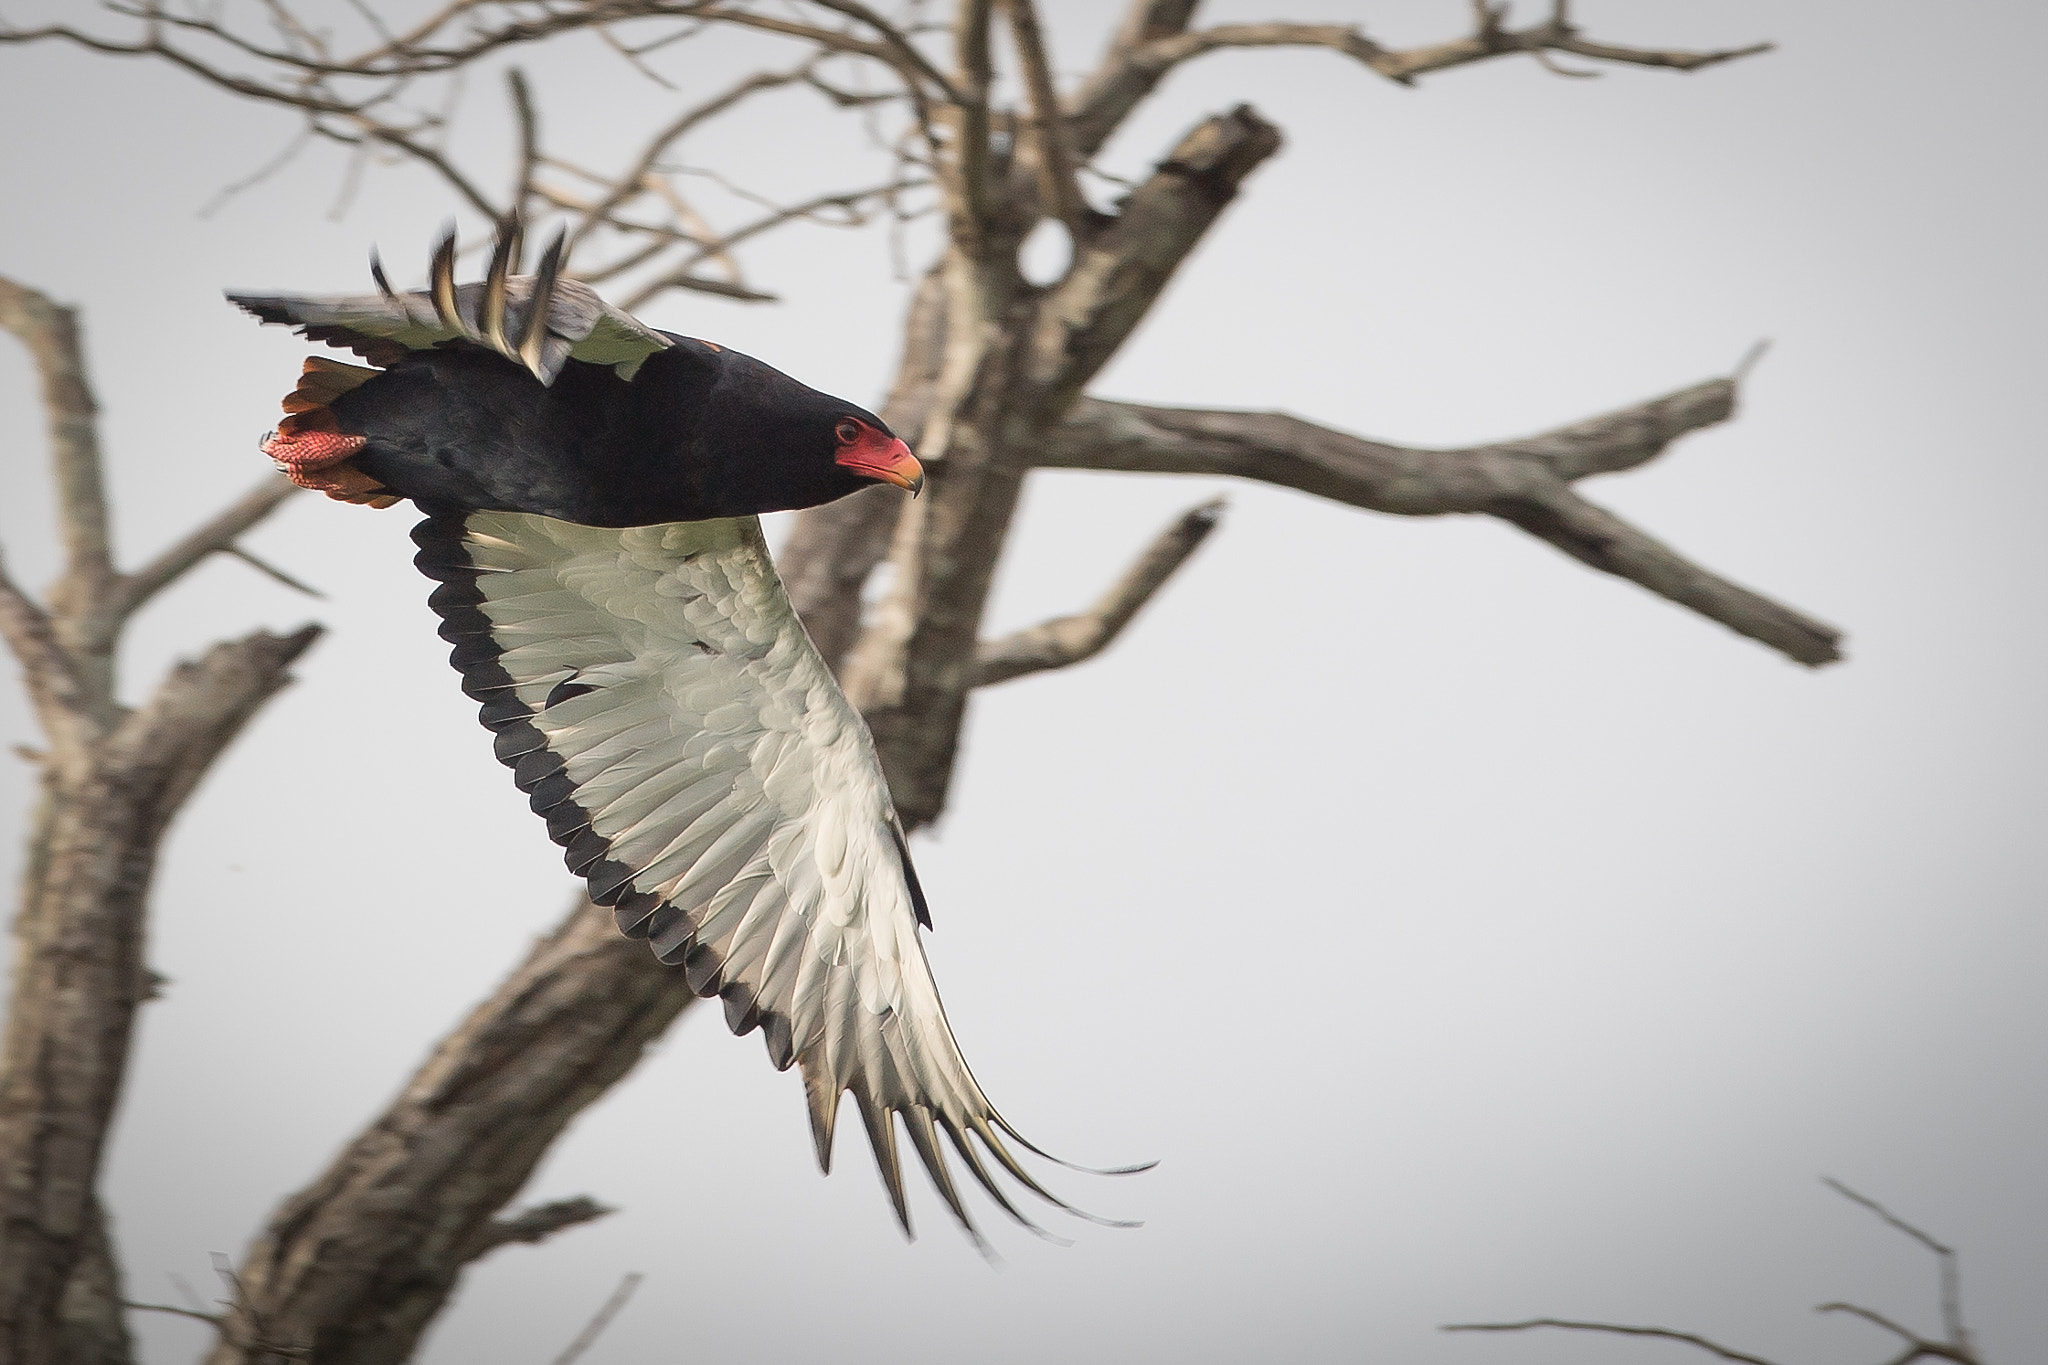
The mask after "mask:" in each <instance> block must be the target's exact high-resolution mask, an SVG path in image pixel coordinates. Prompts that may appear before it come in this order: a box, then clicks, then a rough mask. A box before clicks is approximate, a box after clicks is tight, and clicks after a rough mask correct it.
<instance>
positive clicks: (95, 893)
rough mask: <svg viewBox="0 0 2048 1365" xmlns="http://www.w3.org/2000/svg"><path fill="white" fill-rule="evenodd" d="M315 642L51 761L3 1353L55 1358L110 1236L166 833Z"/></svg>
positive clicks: (229, 655)
mask: <svg viewBox="0 0 2048 1365" xmlns="http://www.w3.org/2000/svg"><path fill="white" fill-rule="evenodd" d="M318 634H319V631H318V628H317V627H311V626H309V627H307V628H306V629H304V630H301V631H298V632H297V633H295V634H292V635H285V636H278V635H271V634H268V633H263V632H259V633H257V634H255V635H251V636H248V637H246V638H245V639H241V640H236V641H233V642H230V643H224V644H219V645H215V646H214V647H213V648H212V649H211V650H209V651H208V652H207V653H206V655H205V656H204V657H203V658H201V659H200V660H198V661H197V662H193V663H184V664H180V665H179V666H178V667H177V668H175V669H173V670H172V671H171V673H170V675H169V676H168V677H167V678H166V679H165V680H164V682H163V684H162V685H161V686H160V687H159V688H158V689H157V692H156V695H155V696H154V697H153V698H152V699H151V700H150V702H149V703H148V704H147V705H146V706H144V707H142V708H141V709H140V710H137V711H135V712H133V713H131V714H129V715H127V716H126V717H125V718H124V719H123V720H121V721H120V723H119V724H118V725H116V726H115V728H114V729H113V730H112V732H111V733H109V734H107V735H106V736H105V737H104V738H103V739H101V740H99V741H98V742H96V743H94V744H92V745H91V746H90V747H89V748H88V749H87V750H86V752H84V753H83V754H80V755H75V756H72V757H71V758H70V760H69V761H66V762H59V761H58V758H59V756H58V755H56V754H54V753H53V754H52V755H51V756H50V758H49V760H48V761H47V762H46V765H45V776H44V783H43V793H42V802H41V805H40V807H39V809H38V811H37V814H36V819H35V824H34V827H33V829H32V831H31V834H30V839H29V847H28V859H27V869H26V872H25V875H24V877H23V885H22V897H21V910H20V913H19V914H18V915H17V917H16V919H15V926H14V932H15V939H16V955H15V969H14V984H13V992H12V995H11V997H10V999H9V1001H8V1018H7V1039H6V1045H5V1049H4V1052H0V1360H7V1361H18V1362H21V1365H40V1363H41V1362H43V1361H46V1360H53V1359H56V1358H58V1357H57V1354H56V1352H57V1349H58V1343H59V1341H60V1339H61V1338H62V1337H63V1336H64V1335H65V1334H64V1331H63V1328H62V1322H63V1319H64V1316H65V1311H64V1304H65V1292H66V1286H67V1284H68V1283H69V1282H70V1281H71V1277H72V1272H73V1271H74V1269H75V1268H77V1267H78V1266H79V1265H80V1263H81V1261H82V1260H84V1259H85V1258H87V1255H88V1250H89V1248H90V1247H91V1246H92V1245H93V1243H94V1239H96V1238H97V1239H100V1240H101V1244H102V1245H104V1238H105V1233H104V1230H103V1226H102V1222H101V1218H100V1212H99V1207H98V1204H97V1202H96V1200H95V1196H94V1187H95V1183H96V1181H97V1177H98V1173H99V1162H100V1155H101V1150H102V1148H103V1145H104V1142H105V1137H106V1130H107V1125H108V1122H109V1121H110V1119H111V1117H112V1114H113V1110H114V1103H115V1100H116V1099H117V1097H118V1096H119V1093H120V1084H121V1079H122V1075H123V1072H124V1071H125V1069H126V1066H127V1060H128V1046H129V1040H130V1038H131V1035H132V1034H133V1031H134V1021H135V1008H136V1006H137V1005H138V1004H139V1003H140V1002H141V1001H142V1000H144V999H146V998H147V997H148V994H149V990H148V981H147V977H146V972H145V968H144V965H143V960H142V952H143V925H144V914H143V912H144V907H145V905H146V903H147V898H148V893H149V883H150V878H151V875H152V873H153V872H154V870H155V867H156V854H157V848H158V846H159V844H160V843H161V841H162V838H163V833H164V830H165V828H166V826H168V825H169V823H170V821H171V818H172V817H173V815H174V814H175V813H176V812H177V810H178V808H179V807H180V806H181V805H182V804H183V803H184V801H185V799H186V797H188V796H189V795H190V794H191V791H192V789H193V787H194V786H195V785H197V783H198V782H199V779H200V778H201V777H202V776H203V775H204V774H205V772H206V770H207V769H208V768H209V767H210V766H211V765H212V763H213V761H214V759H216V758H218V757H219V756H220V754H221V752H222V750H224V749H226V748H227V746H228V744H229V743H230V742H231V741H232V740H233V739H234V737H235V735H236V734H237V733H238V732H239V731H240V730H241V728H242V726H243V725H244V724H246V723H247V721H248V720H249V718H250V717H251V716H252V715H254V714H255V713H256V710H257V708H258V707H260V706H261V705H262V704H263V703H264V702H265V701H266V700H268V699H269V698H270V697H271V696H272V695H273V694H274V693H276V692H277V691H278V689H280V688H281V687H283V686H284V685H285V684H286V683H287V682H288V681H290V677H291V675H290V672H289V669H290V666H291V663H292V661H293V660H295V659H296V658H298V656H299V655H300V654H301V653H303V652H304V651H305V650H306V648H307V647H308V646H309V645H311V644H312V643H313V640H314V639H315V638H316V637H317V636H318ZM92 1292H93V1291H92V1289H91V1287H90V1286H81V1287H80V1290H79V1293H80V1294H82V1295H85V1296H86V1298H87V1299H88V1300H89V1299H90V1297H91V1295H92Z"/></svg>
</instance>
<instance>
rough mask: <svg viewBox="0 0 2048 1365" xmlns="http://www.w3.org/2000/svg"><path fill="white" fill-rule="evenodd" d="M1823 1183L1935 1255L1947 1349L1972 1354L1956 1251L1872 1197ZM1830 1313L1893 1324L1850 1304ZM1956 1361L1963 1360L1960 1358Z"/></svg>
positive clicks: (1829, 1180) (1832, 1307)
mask: <svg viewBox="0 0 2048 1365" xmlns="http://www.w3.org/2000/svg"><path fill="white" fill-rule="evenodd" d="M1821 1183H1822V1184H1823V1185H1826V1186H1827V1187H1828V1188H1829V1189H1831V1190H1833V1191H1834V1192H1835V1193H1836V1194H1839V1195H1841V1196H1842V1198H1844V1199H1846V1200H1848V1201H1849V1202H1850V1203H1852V1204H1858V1205H1861V1206H1862V1207H1863V1208H1866V1209H1868V1210H1870V1212H1872V1213H1874V1214H1876V1215H1877V1216H1878V1217H1879V1218H1881V1219H1883V1220H1884V1222H1885V1224H1886V1225H1887V1226H1888V1227H1891V1228H1893V1229H1895V1230H1896V1231H1899V1232H1903V1233H1904V1234H1906V1236H1908V1237H1911V1238H1912V1239H1913V1240H1914V1241H1916V1242H1918V1243H1919V1244H1920V1245H1921V1246H1924V1247H1926V1248H1927V1249H1928V1250H1929V1251H1931V1252H1933V1253H1934V1254H1935V1257H1936V1259H1937V1263H1938V1265H1939V1266H1940V1275H1941V1324H1942V1330H1943V1331H1945V1332H1946V1333H1947V1334H1948V1348H1949V1349H1951V1350H1955V1351H1962V1352H1964V1353H1965V1355H1967V1354H1968V1353H1970V1352H1971V1351H1972V1350H1973V1349H1974V1348H1973V1347H1972V1346H1971V1344H1970V1333H1969V1330H1968V1329H1967V1328H1966V1327H1964V1325H1963V1278H1962V1267H1961V1266H1960V1265H1959V1264H1958V1262H1957V1257H1956V1251H1955V1248H1954V1247H1951V1246H1947V1245H1945V1244H1943V1243H1941V1242H1939V1241H1936V1240H1935V1239H1934V1238H1932V1237H1930V1236H1928V1235H1927V1234H1926V1233H1924V1232H1922V1231H1921V1230H1920V1229H1919V1228H1916V1227H1914V1226H1913V1225H1912V1224H1911V1223H1908V1222H1907V1221H1906V1220H1905V1219H1903V1218H1901V1217H1899V1216H1898V1215H1897V1214H1896V1213H1893V1212H1892V1211H1891V1210H1890V1209H1888V1208H1886V1207H1885V1206H1884V1205H1882V1204H1880V1203H1878V1202H1877V1201H1876V1200H1875V1199H1872V1198H1871V1197H1870V1196H1869V1195H1867V1194H1859V1193H1858V1192H1857V1191H1855V1190H1852V1189H1850V1188H1849V1187H1848V1186H1847V1185H1844V1184H1843V1183H1842V1182H1841V1181H1839V1180H1836V1179H1834V1178H1833V1177H1832V1176H1822V1177H1821ZM1831 1310H1834V1311H1841V1312H1848V1313H1856V1314H1858V1315H1860V1316H1863V1317H1867V1318H1870V1319H1871V1321H1873V1322H1879V1323H1880V1325H1881V1326H1885V1327H1892V1324H1891V1323H1888V1322H1882V1321H1881V1320H1880V1319H1878V1318H1877V1317H1876V1316H1875V1315H1874V1314H1872V1313H1870V1311H1869V1310H1868V1309H1863V1308H1856V1307H1853V1306H1851V1305H1849V1304H1823V1305H1822V1306H1821V1309H1820V1311H1821V1312H1828V1311H1831ZM1892 1330H1893V1331H1896V1332H1899V1333H1900V1334H1901V1335H1902V1336H1906V1337H1908V1338H1909V1339H1910V1340H1913V1341H1919V1340H1920V1338H1919V1337H1917V1336H1914V1335H1913V1334H1912V1333H1909V1332H1906V1331H1904V1329H1902V1328H1898V1327H1892ZM1956 1358H1957V1359H1963V1358H1964V1357H1962V1356H1958V1357H1956Z"/></svg>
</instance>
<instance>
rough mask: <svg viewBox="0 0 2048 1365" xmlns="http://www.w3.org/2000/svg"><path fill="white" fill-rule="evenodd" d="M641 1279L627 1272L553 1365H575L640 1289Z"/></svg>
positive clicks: (633, 1272) (639, 1276)
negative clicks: (635, 1291)
mask: <svg viewBox="0 0 2048 1365" xmlns="http://www.w3.org/2000/svg"><path fill="white" fill-rule="evenodd" d="M643 1278H645V1277H644V1276H642V1275H641V1274H640V1273H639V1272H638V1271H632V1272H629V1273H628V1274H626V1275H625V1276H624V1277H622V1278H621V1279H620V1280H619V1287H618V1288H617V1289H614V1290H613V1291H612V1296H611V1297H610V1298H608V1299H606V1300H605V1301H604V1306H603V1307H601V1308H599V1309H598V1310H597V1313H596V1314H595V1316H593V1317H592V1318H591V1319H590V1321H589V1322H587V1323H585V1324H584V1327H583V1330H582V1331H580V1332H578V1333H577V1334H576V1339H575V1340H574V1341H572V1342H570V1343H569V1345H568V1347H567V1349H565V1350H564V1351H563V1352H562V1353H561V1354H560V1355H558V1356H556V1357H555V1362H554V1365H575V1362H576V1360H577V1359H578V1358H580V1357H581V1356H582V1355H583V1353H584V1352H585V1351H588V1350H589V1349H590V1348H591V1347H592V1346H595V1345H596V1344H597V1339H598V1338H599V1337H601V1336H603V1335H604V1329H605V1328H607V1327H609V1326H611V1325H612V1319H613V1318H615V1317H617V1316H618V1315H619V1313H620V1310H622V1309H624V1308H625V1306H626V1301H627V1300H628V1299H630V1298H632V1297H633V1291H634V1290H636V1289H638V1288H639V1287H640V1281H641V1280H642V1279H643Z"/></svg>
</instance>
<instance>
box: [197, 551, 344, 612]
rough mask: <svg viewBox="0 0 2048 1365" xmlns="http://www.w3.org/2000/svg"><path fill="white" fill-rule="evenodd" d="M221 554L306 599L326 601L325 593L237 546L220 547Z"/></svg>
mask: <svg viewBox="0 0 2048 1365" xmlns="http://www.w3.org/2000/svg"><path fill="white" fill-rule="evenodd" d="M221 553H222V554H225V555H233V556H234V557H235V558H236V559H239V560H241V561H242V562H243V563H244V564H247V565H248V566H249V567H250V568H252V569H255V570H257V571H258V572H260V573H265V574H268V575H269V576H270V577H272V578H274V579H276V580H277V581H278V582H280V583H282V584H284V585H285V586H286V587H287V588H291V589H293V590H294V591H297V592H302V593H304V594H306V596H308V597H317V598H319V599H320V600H321V601H323V602H324V601H326V600H327V594H326V593H324V592H322V591H320V590H319V589H318V588H315V587H312V586H310V585H308V584H305V583H301V582H300V581H299V580H298V579H296V578H293V577H292V576H291V575H290V574H288V573H286V572H285V571H284V570H283V569H280V568H278V567H277V566H276V565H275V564H271V563H268V562H266V561H264V560H261V559H258V558H257V557H256V556H255V555H252V554H250V553H249V552H248V551H247V550H245V549H243V548H242V547H241V546H239V545H232V544H231V545H223V546H221Z"/></svg>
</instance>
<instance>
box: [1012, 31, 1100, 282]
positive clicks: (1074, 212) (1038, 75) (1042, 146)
mask: <svg viewBox="0 0 2048 1365" xmlns="http://www.w3.org/2000/svg"><path fill="white" fill-rule="evenodd" d="M1004 13H1005V14H1006V15H1007V16H1008V18H1009V21H1010V37H1011V38H1012V39H1013V40H1014V41H1015V43H1016V46H1017V60H1018V63H1019V65H1021V66H1022V67H1023V69H1024V88H1025V90H1026V92H1028V94H1029V95H1030V98H1031V135H1032V143H1033V146H1034V149H1035V152H1036V156H1037V161H1038V185H1039V194H1040V195H1041V196H1042V198H1043V199H1044V202H1045V206H1046V209H1047V210H1048V211H1049V212H1050V213H1051V214H1052V216H1053V217H1055V218H1057V219H1059V220H1060V221H1061V222H1062V223H1065V224H1066V225H1067V231H1068V232H1069V233H1071V234H1072V235H1073V239H1074V241H1075V242H1076V243H1078V242H1079V241H1080V240H1081V234H1082V232H1083V230H1084V229H1085V228H1086V226H1087V211H1088V203H1087V201H1086V200H1085V199H1083V198H1082V197H1081V187H1080V185H1079V184H1078V183H1077V182H1076V181H1075V179H1074V149H1073V146H1072V145H1071V143H1070V142H1069V141H1068V138H1067V120H1066V115H1065V114H1064V112H1062V110H1061V109H1060V96H1059V88H1058V87H1057V86H1056V85H1055V84H1054V83H1053V77H1052V64H1051V63H1050V62H1049V61H1048V60H1047V59H1046V55H1045V36H1044V35H1043V34H1042V33H1040V32H1039V28H1038V12H1037V10H1036V8H1035V7H1034V6H1033V4H1032V0H1004Z"/></svg>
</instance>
